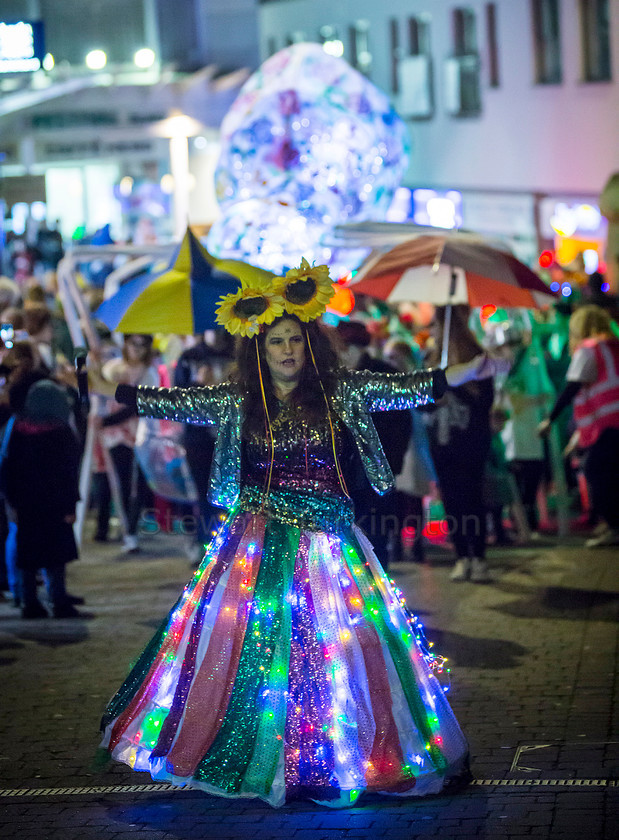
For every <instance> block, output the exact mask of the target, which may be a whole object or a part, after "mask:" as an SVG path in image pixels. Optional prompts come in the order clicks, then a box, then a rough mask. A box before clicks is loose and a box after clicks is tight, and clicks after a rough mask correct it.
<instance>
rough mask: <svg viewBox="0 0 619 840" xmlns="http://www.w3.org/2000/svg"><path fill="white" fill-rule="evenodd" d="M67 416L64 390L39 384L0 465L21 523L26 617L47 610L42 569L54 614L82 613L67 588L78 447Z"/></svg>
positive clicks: (72, 552) (19, 544) (19, 534)
mask: <svg viewBox="0 0 619 840" xmlns="http://www.w3.org/2000/svg"><path fill="white" fill-rule="evenodd" d="M69 416H70V406H69V402H68V399H67V397H66V394H65V393H64V391H63V389H62V388H61V387H60V386H59V385H57V384H56V383H55V382H52V381H51V380H49V379H45V380H41V381H40V382H36V383H35V384H34V385H32V387H31V388H30V389H29V391H28V394H27V396H26V400H25V404H24V409H23V412H22V413H21V414H20V415H19V416H18V417H17V419H16V421H15V425H14V426H13V429H12V431H11V436H10V440H9V444H8V452H7V456H6V459H5V461H4V463H3V465H2V478H3V485H4V492H5V495H6V499H7V502H8V504H9V507H10V509H11V515H12V516H13V517H14V518H15V519H16V521H17V567H18V569H19V573H20V577H21V592H22V599H23V602H22V617H23V618H43V617H46V616H47V614H48V613H47V610H46V609H45V607H44V606H43V604H42V603H41V602H40V601H39V599H38V597H37V571H38V570H39V569H44V570H45V572H46V576H47V582H48V589H49V594H50V599H51V602H52V609H53V616H54V618H73V617H78V616H80V613H79V612H78V611H77V610H76V609H75V607H74V606H73V604H72V603H71V600H70V597H69V596H68V595H67V591H66V587H65V566H66V564H67V563H68V562H70V561H71V560H75V559H77V557H78V551H77V545H76V543H75V538H74V535H73V527H72V526H73V523H74V522H75V506H76V503H77V501H78V499H79V458H80V450H79V444H78V441H77V438H76V436H75V434H74V432H73V430H72V428H71V426H70V425H69Z"/></svg>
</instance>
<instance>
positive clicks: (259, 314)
mask: <svg viewBox="0 0 619 840" xmlns="http://www.w3.org/2000/svg"><path fill="white" fill-rule="evenodd" d="M283 314H284V299H283V297H281V295H278V294H275V293H274V291H273V289H272V287H270V286H269V284H268V282H267V281H266V280H263V279H260V278H253V279H252V280H250V281H244V280H242V281H241V288H240V289H239V291H238V292H236V294H234V293H233V294H229V295H226V296H225V297H223V298H220V300H219V306H218V307H217V309H216V310H215V320H216V321H217V323H218V324H221V325H222V326H223V327H225V328H226V329H227V330H228V332H229V333H231V334H232V335H236V334H237V333H238V334H239V335H241V336H243V337H244V338H251V337H252V336H254V335H257V334H258V333H259V332H260V327H261V326H262V325H263V324H272V323H273V321H274V320H275V319H276V318H278V317H279V316H280V315H283Z"/></svg>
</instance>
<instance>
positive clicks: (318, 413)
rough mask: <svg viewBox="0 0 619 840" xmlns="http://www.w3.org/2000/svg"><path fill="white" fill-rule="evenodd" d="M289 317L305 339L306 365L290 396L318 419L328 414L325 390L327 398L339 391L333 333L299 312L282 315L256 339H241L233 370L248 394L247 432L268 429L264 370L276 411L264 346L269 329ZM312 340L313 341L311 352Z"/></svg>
mask: <svg viewBox="0 0 619 840" xmlns="http://www.w3.org/2000/svg"><path fill="white" fill-rule="evenodd" d="M286 319H288V320H289V321H294V322H295V323H296V324H298V325H299V326H300V328H301V332H302V333H303V337H304V338H305V364H304V365H303V367H302V369H301V375H300V379H299V384H298V385H297V387H296V388H295V389H294V391H293V392H292V394H291V397H290V399H291V400H293V401H294V402H295V403H296V404H297V405H298V406H300V407H301V409H302V410H303V413H304V415H305V417H306V418H307V419H308V420H310V421H312V422H315V421H317V420H319V419H320V418H322V417H324V416H325V413H326V406H325V401H324V396H323V391H322V389H323V388H324V391H325V393H326V395H327V397H330V396H331V395H332V394H333V392H334V390H335V384H336V382H337V371H338V369H339V363H338V358H337V354H336V352H335V350H334V349H333V346H332V345H331V341H330V339H329V336H328V335H327V334H326V332H325V331H324V329H322V328H321V327H320V326H319V325H318V324H317V322H316V321H310V322H309V323H307V324H306V323H304V322H303V321H301V320H300V319H299V318H297V317H296V315H289V314H286V315H282V316H281V317H280V318H276V319H275V321H273V323H272V324H270V325H269V326H268V327H266V329H264V330H263V331H261V332H260V333H258V335H256V336H253V337H252V338H240V339H239V340H238V341H237V345H236V369H235V371H234V372H233V373H232V379H233V380H234V381H235V382H236V383H237V384H238V387H239V390H240V391H241V392H242V394H243V396H244V406H243V407H244V414H245V421H244V433H245V434H250V433H252V432H253V433H256V432H258V433H259V432H261V431H263V430H264V421H265V416H264V405H263V402H262V392H261V389H260V372H262V381H263V383H264V390H265V394H266V399H267V406H268V409H269V414H271V415H273V414H274V413H275V410H276V405H277V400H276V397H275V392H274V390H273V383H272V381H271V373H270V371H269V367H268V365H267V363H266V353H265V348H264V345H265V340H266V336H267V334H268V332H269V330H271V329H272V328H273V327H275V326H277V324H280V323H281V322H282V321H284V320H286ZM308 340H309V344H311V351H310V347H309V346H308ZM256 345H257V346H258V352H259V354H260V369H261V371H259V370H258V357H257V353H256ZM312 352H313V354H314V359H315V360H316V367H317V368H318V371H319V372H320V379H319V377H318V374H317V372H316V368H315V367H314V364H313V362H312ZM321 384H322V387H321Z"/></svg>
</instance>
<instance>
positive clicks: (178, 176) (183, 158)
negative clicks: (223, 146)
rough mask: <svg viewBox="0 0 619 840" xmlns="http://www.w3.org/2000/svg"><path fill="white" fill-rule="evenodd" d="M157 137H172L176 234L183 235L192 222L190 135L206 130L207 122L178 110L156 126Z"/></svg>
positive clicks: (180, 237) (176, 235) (177, 236)
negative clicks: (205, 123) (205, 124)
mask: <svg viewBox="0 0 619 840" xmlns="http://www.w3.org/2000/svg"><path fill="white" fill-rule="evenodd" d="M153 131H154V133H155V134H156V135H157V136H158V137H167V138H168V139H169V141H170V171H171V175H172V182H173V185H174V187H173V189H174V191H173V218H174V237H175V238H176V239H182V237H183V234H184V233H185V230H186V229H187V224H188V222H189V192H190V189H191V180H190V177H189V145H188V142H187V141H188V138H189V137H195V136H196V135H197V134H202V133H203V132H204V126H203V125H202V123H200V122H198V120H194V119H193V117H189V116H187V114H182V113H181V112H180V111H176V112H175V113H173V114H171V115H170V116H169V117H168V118H167V119H166V120H162V121H161V122H159V123H156V124H155V126H154V127H153Z"/></svg>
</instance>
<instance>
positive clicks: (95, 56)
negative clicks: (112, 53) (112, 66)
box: [86, 50, 107, 70]
mask: <svg viewBox="0 0 619 840" xmlns="http://www.w3.org/2000/svg"><path fill="white" fill-rule="evenodd" d="M106 64H107V55H106V54H105V53H104V52H103V50H91V51H90V52H89V53H88V54H87V56H86V67H88V69H89V70H103V68H104V67H105V65H106Z"/></svg>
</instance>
